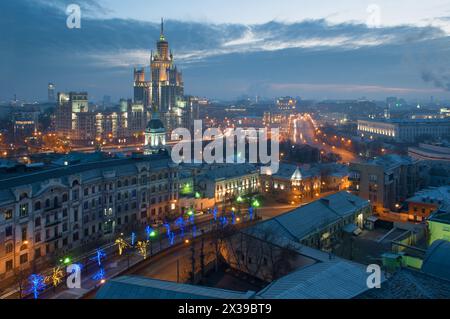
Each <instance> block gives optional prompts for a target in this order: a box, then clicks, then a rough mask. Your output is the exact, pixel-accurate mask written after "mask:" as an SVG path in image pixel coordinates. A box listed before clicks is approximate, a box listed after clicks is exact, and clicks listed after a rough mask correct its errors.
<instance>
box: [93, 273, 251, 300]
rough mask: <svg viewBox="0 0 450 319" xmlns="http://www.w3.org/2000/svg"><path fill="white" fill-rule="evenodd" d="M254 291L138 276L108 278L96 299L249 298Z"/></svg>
mask: <svg viewBox="0 0 450 319" xmlns="http://www.w3.org/2000/svg"><path fill="white" fill-rule="evenodd" d="M254 295H255V292H253V291H248V292H238V291H231V290H224V289H218V288H211V287H204V286H194V285H188V284H178V283H176V282H170V281H163V280H157V279H150V278H145V277H139V276H123V277H118V278H114V279H111V280H108V281H107V282H106V283H105V284H104V285H103V286H102V287H101V288H100V290H99V291H98V292H97V294H96V296H95V298H96V299H249V298H252V297H253V296H254Z"/></svg>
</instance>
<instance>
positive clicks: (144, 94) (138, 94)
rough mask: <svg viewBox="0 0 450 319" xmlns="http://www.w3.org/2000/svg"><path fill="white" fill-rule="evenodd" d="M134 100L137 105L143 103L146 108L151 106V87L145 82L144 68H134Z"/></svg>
mask: <svg viewBox="0 0 450 319" xmlns="http://www.w3.org/2000/svg"><path fill="white" fill-rule="evenodd" d="M133 100H134V102H135V103H141V104H143V105H144V106H145V107H146V108H148V106H149V105H150V86H149V83H148V82H147V81H146V80H145V70H144V68H140V69H136V68H134V83H133Z"/></svg>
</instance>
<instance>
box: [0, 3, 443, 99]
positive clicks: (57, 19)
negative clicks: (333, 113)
mask: <svg viewBox="0 0 450 319" xmlns="http://www.w3.org/2000/svg"><path fill="white" fill-rule="evenodd" d="M70 2H71V1H68V0H67V1H66V0H53V1H50V2H47V1H45V4H43V3H44V1H43V0H35V1H31V0H21V1H4V2H2V10H1V13H0V14H1V15H2V16H1V19H0V28H1V29H3V30H9V31H10V32H4V33H3V34H2V41H0V74H1V77H5V78H7V79H8V80H7V81H3V80H4V79H3V78H2V83H5V85H2V86H0V96H12V95H13V94H14V93H17V94H18V95H19V96H20V95H22V96H30V97H36V96H38V97H45V93H46V91H45V87H46V83H47V82H49V81H52V82H56V83H57V85H58V89H61V90H66V89H67V90H75V89H78V88H80V89H83V88H87V89H89V92H90V94H92V95H95V96H102V95H103V94H107V95H112V96H115V97H117V96H119V97H130V96H131V94H132V88H131V81H132V67H134V66H139V65H146V66H148V64H149V58H150V50H152V49H154V46H155V41H156V40H157V39H158V36H159V25H158V24H156V23H148V22H142V21H136V20H124V19H105V18H104V17H103V16H102V18H99V17H98V15H97V14H96V12H97V13H98V12H102V10H103V11H105V10H108V9H107V8H105V7H103V6H102V5H101V2H100V3H99V2H96V1H87V0H82V1H77V3H79V4H80V6H81V7H82V10H83V13H82V24H81V25H82V28H81V29H79V30H75V29H74V30H69V29H67V27H66V15H65V12H64V8H65V6H66V5H67V4H68V3H70ZM85 13H86V14H85ZM165 30H166V37H167V39H168V41H169V42H170V46H171V48H172V49H173V52H174V57H175V61H176V63H177V64H179V65H180V66H181V67H182V68H183V70H184V71H185V72H184V77H185V85H186V91H187V92H188V93H193V94H199V95H209V94H211V95H215V96H218V97H226V96H229V95H230V94H234V92H237V91H239V92H242V91H245V90H248V91H251V92H254V93H259V94H261V93H265V94H278V93H279V92H280V90H281V89H283V90H285V91H289V90H290V92H292V94H294V93H296V94H302V91H304V90H305V91H306V90H310V91H311V92H319V91H321V90H322V91H326V90H327V89H328V90H332V89H333V88H334V89H335V90H337V91H339V90H341V92H343V93H346V94H352V92H357V93H358V94H359V93H361V94H362V93H363V92H368V93H373V94H375V92H377V91H378V92H390V91H389V90H391V89H393V91H391V92H393V93H394V92H398V93H399V94H410V95H413V94H422V93H426V92H425V91H424V92H422V91H420V89H424V90H428V91H427V92H429V90H430V89H429V88H428V87H426V85H425V84H424V83H423V80H422V78H423V74H422V73H421V70H423V69H425V70H428V69H432V70H434V68H431V67H430V68H428V67H426V68H425V67H423V65H415V64H414V63H417V62H415V59H414V56H415V54H416V52H421V51H423V50H425V51H426V52H427V53H428V54H429V57H428V60H430V61H438V60H439V59H438V57H439V56H441V55H447V54H448V53H449V52H450V41H448V39H449V38H448V37H447V35H446V34H445V32H443V31H442V30H441V29H440V28H439V27H433V26H425V27H417V26H396V27H380V28H368V27H367V26H366V25H364V24H356V23H338V24H336V23H335V24H330V23H329V22H328V21H327V20H324V19H322V20H307V21H302V22H296V23H281V22H275V21H272V22H268V23H265V24H259V25H240V24H211V23H198V22H182V21H173V20H172V21H167V22H166V25H165ZM408 55H411V56H412V58H411V59H409V60H410V61H409V62H408V64H407V65H406V63H405V56H408ZM5 61H7V63H5ZM433 67H435V66H433ZM434 73H436V71H434ZM434 73H433V74H432V76H431V75H429V74H426V76H425V77H424V80H425V79H428V80H427V81H426V82H429V83H434V84H435V83H437V84H442V86H437V85H436V88H437V89H441V88H444V87H445V83H446V82H445V78H440V79H439V78H438V77H437V76H436V75H435V74H434ZM436 74H439V73H436ZM24 77H26V78H27V85H26V86H24V85H23V82H24V81H23V79H24ZM431 79H433V80H431ZM436 79H438V81H435V80H436ZM283 83H284V84H283ZM286 83H287V84H289V83H292V84H294V85H291V86H289V85H286ZM296 83H300V85H298V84H296ZM305 83H306V84H307V83H330V84H329V85H330V86H327V85H328V84H326V85H322V86H313V87H312V86H307V85H306V84H305ZM332 83H339V84H341V85H343V86H342V87H339V86H338V87H332V86H331V85H333V84H332ZM367 83H370V85H368V84H367ZM277 85H278V86H277ZM280 85H284V86H280ZM354 85H357V86H354ZM403 87H405V88H415V87H417V89H410V90H409V89H402V88H403ZM346 88H353V89H354V90H352V89H346ZM258 91H259V92H258ZM91 92H92V93H91ZM379 94H384V93H379Z"/></svg>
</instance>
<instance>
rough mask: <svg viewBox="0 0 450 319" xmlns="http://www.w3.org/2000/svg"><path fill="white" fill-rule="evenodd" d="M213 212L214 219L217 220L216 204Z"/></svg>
mask: <svg viewBox="0 0 450 319" xmlns="http://www.w3.org/2000/svg"><path fill="white" fill-rule="evenodd" d="M213 214H214V221H217V206H214V211H213Z"/></svg>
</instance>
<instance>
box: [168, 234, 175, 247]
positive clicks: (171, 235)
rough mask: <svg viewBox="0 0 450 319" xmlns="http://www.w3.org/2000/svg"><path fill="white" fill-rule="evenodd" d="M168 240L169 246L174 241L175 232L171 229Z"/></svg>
mask: <svg viewBox="0 0 450 319" xmlns="http://www.w3.org/2000/svg"><path fill="white" fill-rule="evenodd" d="M169 240H170V246H172V245H173V244H174V242H175V233H174V232H173V231H171V232H170V233H169Z"/></svg>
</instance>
